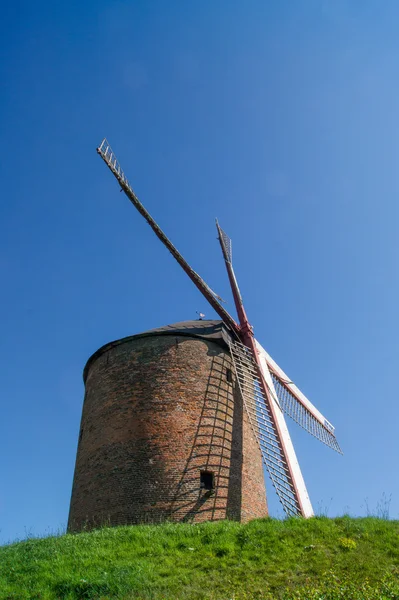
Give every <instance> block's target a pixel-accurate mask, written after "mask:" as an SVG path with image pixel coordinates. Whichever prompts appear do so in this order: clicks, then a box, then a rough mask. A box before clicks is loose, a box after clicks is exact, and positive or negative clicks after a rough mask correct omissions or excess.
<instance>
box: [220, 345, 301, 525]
mask: <svg viewBox="0 0 399 600" xmlns="http://www.w3.org/2000/svg"><path fill="white" fill-rule="evenodd" d="M230 352H231V356H232V358H233V363H234V368H235V373H236V377H237V382H238V386H239V389H240V392H241V396H242V399H243V403H244V406H245V410H246V412H247V415H248V419H249V422H250V424H251V427H252V430H253V433H254V435H255V438H256V440H257V442H258V445H259V447H260V451H261V454H262V458H263V461H264V463H265V465H266V468H267V471H268V473H269V475H270V479H271V481H272V483H273V485H274V488H275V490H276V492H277V495H278V497H279V499H280V501H281V503H282V505H283V508H284V510H285V512H286V513H287V515H290V516H296V515H300V514H302V515H303V516H305V517H311V516H312V515H313V509H312V505H311V503H310V500H309V496H308V493H307V490H306V486H305V483H304V480H303V477H302V474H301V471H300V468H299V464H298V461H297V458H296V455H295V451H294V448H293V445H292V442H291V438H290V435H289V433H288V429H287V426H286V424H285V420H284V415H283V414H282V412H281V409H280V408H279V407H278V405H277V406H276V407H275V408H276V410H275V411H273V412H274V414H273V412H272V410H271V406H270V401H269V399H268V398H267V397H266V395H265V393H264V392H263V389H262V388H263V386H262V382H261V379H260V377H259V374H258V373H259V371H258V366H257V365H256V363H255V361H254V359H253V356H252V352H251V351H250V349H249V348H247V347H246V346H244V345H243V344H240V343H239V342H232V343H231V344H230ZM262 366H263V369H262V370H263V373H262V374H263V375H265V374H266V373H265V369H266V370H267V365H266V364H265V365H262ZM266 376H267V374H266ZM268 379H269V381H268V382H267V384H268V386H269V387H271V388H273V382H272V380H271V377H270V374H269V377H268ZM272 396H273V399H272V401H273V400H274V398H275V392H274V394H272ZM276 404H277V403H276ZM276 420H277V422H278V426H279V427H278V428H277V427H276ZM282 438H283V439H282ZM282 441H283V442H284V449H283V447H282V443H281V442H282Z"/></svg>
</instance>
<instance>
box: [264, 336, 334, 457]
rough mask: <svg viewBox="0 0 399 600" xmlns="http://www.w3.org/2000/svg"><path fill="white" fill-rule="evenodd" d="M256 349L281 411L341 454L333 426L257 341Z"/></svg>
mask: <svg viewBox="0 0 399 600" xmlns="http://www.w3.org/2000/svg"><path fill="white" fill-rule="evenodd" d="M256 347H257V350H258V352H259V353H260V354H261V355H262V356H264V358H265V360H266V363H267V365H268V367H269V370H270V373H271V377H272V380H273V384H274V389H275V392H276V394H277V399H278V403H279V405H280V406H281V409H282V410H283V411H284V412H285V413H286V414H287V415H288V416H289V417H291V419H293V420H294V421H295V422H296V423H298V425H300V426H301V427H303V429H305V430H306V431H307V432H308V433H310V434H311V435H313V436H314V437H315V438H317V439H318V440H320V441H321V442H323V444H326V446H328V447H329V448H332V449H333V450H335V451H336V452H338V453H339V454H342V450H341V448H340V446H339V444H338V441H337V438H336V437H335V433H334V431H335V428H334V427H333V425H331V423H330V422H329V421H328V420H327V419H326V418H325V417H324V416H323V415H322V414H321V412H320V411H319V410H317V408H316V407H315V406H313V404H312V403H311V402H310V400H308V399H307V398H306V396H305V395H304V394H303V393H302V392H301V391H300V390H299V389H298V388H297V387H296V385H295V384H294V383H293V382H292V381H291V380H290V379H289V378H288V376H287V375H286V374H285V373H284V371H283V370H282V369H281V368H280V367H279V366H278V364H277V363H276V362H275V361H274V360H273V359H272V358H271V356H270V355H269V354H268V353H267V352H266V350H265V349H264V348H262V346H261V345H260V344H259V342H258V341H257V342H256Z"/></svg>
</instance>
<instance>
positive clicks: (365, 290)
mask: <svg viewBox="0 0 399 600" xmlns="http://www.w3.org/2000/svg"><path fill="white" fill-rule="evenodd" d="M3 10H4V12H3V13H2V21H1V23H0V30H1V37H0V40H1V41H0V44H1V54H2V58H3V60H2V61H1V67H0V75H1V82H2V86H1V90H2V93H1V95H0V120H1V121H0V123H1V132H2V135H1V143H2V152H1V162H0V170H1V173H0V174H1V181H2V193H1V203H0V228H1V231H0V278H1V282H2V293H1V295H0V310H1V316H2V328H1V332H2V333H1V338H0V360H1V365H2V368H1V370H0V390H1V399H2V419H1V421H0V445H1V448H0V451H1V457H2V461H1V486H0V530H1V531H0V541H2V542H7V541H9V540H13V539H15V538H18V537H23V536H24V535H26V533H32V534H35V535H39V534H45V533H48V532H52V531H57V530H62V529H63V528H64V527H65V525H66V520H67V514H68V506H69V499H70V491H71V484H72V476H73V468H74V461H75V452H76V445H77V437H78V430H79V420H80V412H81V406H82V399H83V384H82V369H83V367H84V364H85V362H86V360H87V358H88V357H89V355H90V354H91V353H92V352H94V351H95V350H96V349H97V348H98V347H99V346H101V345H102V344H104V343H106V342H108V341H110V340H113V339H117V338H119V337H123V336H126V335H130V334H133V333H137V332H140V331H144V330H146V329H149V328H153V327H157V326H160V325H164V324H167V323H173V322H176V321H182V320H186V319H192V318H196V311H197V310H201V311H203V312H205V313H206V316H207V317H209V318H212V317H214V314H213V312H212V310H211V309H209V308H208V306H207V305H206V303H205V301H204V300H203V299H202V297H201V296H200V294H199V292H197V290H196V289H195V287H194V286H193V285H192V284H191V282H190V281H189V280H188V279H187V277H186V276H185V274H184V273H183V272H181V270H180V268H179V267H178V265H177V264H175V263H174V261H173V259H172V258H171V256H170V255H169V254H168V252H166V250H165V249H164V248H163V247H162V246H161V244H160V243H159V242H158V240H156V238H155V237H154V235H153V234H152V232H151V231H150V229H149V227H148V226H147V225H146V224H145V223H144V222H143V221H142V220H141V218H140V217H139V215H138V214H136V212H135V211H134V209H133V208H132V207H131V205H130V204H129V202H128V201H127V199H126V198H125V197H124V196H123V195H122V194H119V192H118V187H117V185H116V182H115V181H114V180H113V178H112V176H111V174H110V173H109V172H108V171H107V169H106V167H105V165H104V164H103V163H102V162H101V160H100V159H99V157H98V156H97V155H96V152H95V148H96V146H97V145H98V143H99V142H100V141H101V139H102V138H103V137H104V136H107V137H108V138H109V140H110V142H111V144H112V146H113V148H114V150H115V152H116V154H117V156H118V158H119V160H120V162H121V164H122V166H123V168H124V170H125V172H126V173H127V175H128V177H129V179H130V181H131V183H132V185H133V187H134V189H135V190H136V192H137V194H138V195H139V197H140V199H141V200H142V201H143V203H144V204H145V206H146V207H147V208H148V210H149V211H150V212H151V213H152V214H153V216H154V217H155V218H156V219H157V220H158V221H159V223H160V225H161V226H162V227H163V228H164V230H165V231H166V233H167V234H168V235H169V236H170V237H171V239H172V240H173V242H174V243H175V245H176V246H177V247H178V248H179V250H180V251H181V252H182V253H183V255H184V256H185V258H186V259H187V260H188V261H189V262H190V263H191V264H192V266H193V267H194V268H195V269H196V270H197V271H198V272H199V273H200V274H201V275H202V276H203V277H204V278H205V280H206V281H207V282H208V284H209V285H210V286H211V287H212V288H213V289H215V290H216V291H217V292H218V293H219V294H220V295H221V296H223V297H227V298H229V299H230V295H229V288H228V281H227V277H226V275H225V272H224V266H223V262H222V259H221V256H220V249H219V247H218V243H217V241H216V231H215V227H214V218H215V217H218V218H219V220H220V223H221V225H222V227H223V228H224V229H225V230H226V231H227V232H228V233H229V235H230V236H231V237H232V239H233V243H234V260H235V263H234V264H235V270H236V274H237V277H238V280H239V283H240V287H241V291H242V293H243V296H244V300H245V304H246V308H247V312H248V315H249V318H250V320H251V322H252V323H253V325H254V327H255V333H256V336H257V338H258V339H259V341H260V342H261V343H262V344H263V345H264V346H265V347H266V349H267V350H268V351H269V352H270V354H271V355H272V356H273V357H274V358H275V360H277V362H279V363H280V364H281V366H282V367H283V368H284V370H285V371H286V372H287V373H288V374H289V376H290V377H291V378H292V379H293V380H294V381H295V382H296V383H297V385H298V386H299V387H300V388H301V389H302V390H303V391H304V392H305V393H306V394H307V395H308V397H309V398H310V399H311V400H312V401H313V402H314V403H315V404H316V406H317V407H318V408H319V409H320V410H321V411H322V412H323V413H324V414H325V415H326V416H327V418H329V420H330V421H331V422H332V423H333V424H334V425H335V426H336V430H337V435H338V436H339V440H340V442H341V445H342V447H343V450H344V452H345V455H344V456H343V457H340V456H338V455H335V454H334V453H333V452H332V451H330V450H329V449H327V448H325V447H324V446H322V445H321V444H319V443H317V442H316V441H315V440H314V439H313V438H311V437H310V436H307V435H306V434H305V433H304V432H302V430H298V428H297V426H296V425H295V424H292V425H291V423H289V425H290V430H291V432H292V435H293V439H294V442H295V447H296V450H297V453H298V458H299V461H300V464H301V466H302V470H303V474H304V477H305V481H306V483H307V485H308V489H309V493H310V496H311V499H312V502H313V504H314V508H315V509H316V511H319V512H328V514H329V515H330V516H332V515H335V514H342V513H343V512H350V513H351V514H353V515H363V514H366V512H367V510H374V511H376V510H377V507H378V504H379V503H380V506H381V500H382V498H383V494H385V496H386V497H388V498H389V497H390V496H391V502H390V514H391V516H392V517H395V518H399V479H398V477H397V463H398V459H399V451H398V444H397V437H398V436H397V427H398V393H397V381H396V380H397V371H398V325H399V316H398V303H399V297H398V296H399V277H398V268H397V265H398V241H397V231H398V225H399V218H398V217H399V209H398V192H399V177H398V169H397V161H398V158H397V157H398V154H399V152H398V151H399V105H398V102H397V98H398V95H399V60H398V56H399V52H398V51H399V43H398V39H397V23H398V19H399V5H398V4H397V2H396V1H393V0H392V1H389V0H387V1H385V2H383V3H381V2H378V1H377V0H362V1H360V0H359V1H358V0H334V1H333V0H329V1H328V0H327V1H321V0H303V1H302V2H296V1H294V0H287V1H286V2H279V1H277V0H276V1H272V2H264V1H263V0H249V1H248V2H245V3H243V2H234V1H232V2H211V1H208V0H205V1H204V2H201V3H197V4H195V3H190V2H177V1H173V0H171V1H170V2H160V1H152V2H140V1H136V2H127V1H125V2H106V1H105V0H97V1H96V2H93V1H91V0H88V1H87V2H84V3H77V2H67V3H53V2H52V3H50V2H37V3H33V4H32V3H28V2H15V3H9V4H8V5H7V7H6V9H3ZM227 307H228V309H229V310H230V311H232V312H233V310H234V309H233V303H232V301H231V300H230V302H229V304H228V305H227ZM269 490H270V505H271V510H272V514H274V515H280V514H281V510H280V508H279V506H278V504H277V502H276V500H275V498H274V497H273V495H272V491H271V486H270V485H269ZM367 506H368V507H369V508H368V509H367Z"/></svg>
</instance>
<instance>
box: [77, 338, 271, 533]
mask: <svg viewBox="0 0 399 600" xmlns="http://www.w3.org/2000/svg"><path fill="white" fill-rule="evenodd" d="M227 369H230V373H231V375H232V377H231V379H232V380H231V381H228V378H229V376H228V375H227ZM201 470H207V471H212V472H213V473H214V475H215V490H214V492H213V493H209V492H207V491H205V490H203V489H201V488H200V471H201ZM266 514H267V506H266V494H265V486H264V479H263V468H262V461H261V456H260V451H259V448H258V446H257V443H256V440H255V438H254V436H253V433H252V430H251V428H250V425H249V422H248V420H247V417H246V414H245V411H243V406H242V401H241V397H240V394H239V393H238V390H237V387H236V382H235V377H234V373H233V366H232V364H231V358H230V355H229V353H228V352H227V351H225V350H224V349H223V348H222V347H221V346H220V345H219V344H217V343H215V342H211V341H208V340H203V339H198V338H190V337H185V336H182V335H154V336H149V337H133V338H126V342H124V343H120V344H118V345H114V346H111V347H109V348H108V350H106V351H105V352H103V353H102V354H100V355H98V356H97V357H96V358H95V359H94V360H93V361H91V362H90V364H89V368H88V371H87V374H86V393H85V401H84V406H83V413H82V421H81V430H80V435H79V445H78V452H77V458H76V467H75V475H74V482H73V490H72V499H71V506H70V515H69V523H68V529H69V530H72V531H73V530H80V529H82V528H83V527H93V526H97V525H101V524H103V523H109V524H110V525H119V524H129V523H141V522H159V521H164V520H168V519H169V520H176V521H202V520H216V519H224V518H230V519H237V520H248V519H252V518H256V517H262V516H265V515H266Z"/></svg>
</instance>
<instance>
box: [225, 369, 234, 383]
mask: <svg viewBox="0 0 399 600" xmlns="http://www.w3.org/2000/svg"><path fill="white" fill-rule="evenodd" d="M226 379H227V381H228V382H229V383H233V373H232V371H231V369H226Z"/></svg>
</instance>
